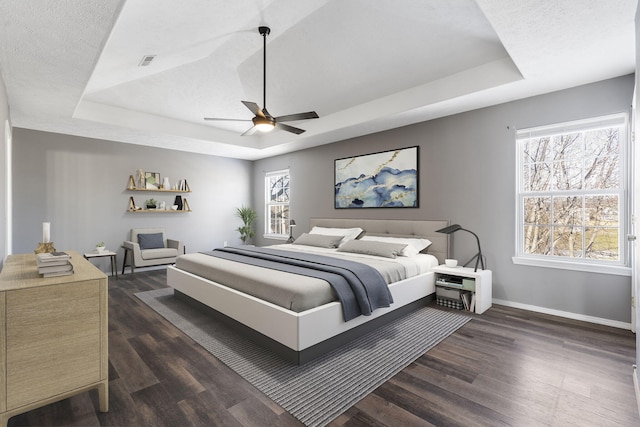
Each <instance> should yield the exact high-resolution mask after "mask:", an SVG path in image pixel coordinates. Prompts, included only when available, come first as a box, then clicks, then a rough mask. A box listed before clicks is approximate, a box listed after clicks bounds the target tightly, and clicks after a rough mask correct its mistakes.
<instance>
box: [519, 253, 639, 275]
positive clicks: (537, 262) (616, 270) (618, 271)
mask: <svg viewBox="0 0 640 427" xmlns="http://www.w3.org/2000/svg"><path fill="white" fill-rule="evenodd" d="M511 260H512V261H513V263H514V264H517V265H529V266H532V267H546V268H560V269H563V270H574V271H586V272H589V273H601V274H614V275H617V276H631V268H629V267H625V266H622V265H603V264H586V263H581V262H570V261H560V260H555V259H554V260H551V259H539V258H527V257H517V256H514V257H512V258H511Z"/></svg>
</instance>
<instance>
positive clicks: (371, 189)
mask: <svg viewBox="0 0 640 427" xmlns="http://www.w3.org/2000/svg"><path fill="white" fill-rule="evenodd" d="M335 207H336V209H343V208H417V207H418V147H409V148H401V149H397V150H391V151H384V152H382V153H374V154H367V155H364V156H356V157H349V158H346V159H338V160H336V161H335Z"/></svg>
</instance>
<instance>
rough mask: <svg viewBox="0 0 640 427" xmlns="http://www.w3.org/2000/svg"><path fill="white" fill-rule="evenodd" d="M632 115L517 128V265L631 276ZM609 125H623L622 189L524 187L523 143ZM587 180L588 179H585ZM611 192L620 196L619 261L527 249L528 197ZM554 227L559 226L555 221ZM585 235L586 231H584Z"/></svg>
mask: <svg viewBox="0 0 640 427" xmlns="http://www.w3.org/2000/svg"><path fill="white" fill-rule="evenodd" d="M629 126H630V124H629V115H628V114H627V113H617V114H611V115H606V116H599V117H593V118H588V119H583V120H576V121H571V122H564V123H557V124H553V125H548V126H539V127H533V128H527V129H522V130H517V131H516V132H515V143H516V170H515V174H516V188H515V193H516V194H515V196H516V197H515V204H516V206H515V210H516V215H515V220H516V223H515V228H516V230H515V231H516V239H515V255H514V256H513V258H512V261H513V263H514V264H521V265H530V266H538V267H550V268H561V269H568V270H577V271H587V272H596V273H605V274H617V275H624V276H629V275H631V268H630V263H629V255H630V251H629V243H628V241H627V238H626V236H627V233H628V230H630V220H631V215H630V214H628V213H629V212H630V209H631V197H630V194H631V190H632V181H631V177H630V175H631V174H630V173H629V171H631V170H632V168H631V167H632V164H631V162H632V156H631V153H630V149H631V142H630V137H629V135H630V129H629ZM608 127H619V128H620V134H619V137H618V138H619V139H618V142H619V156H620V157H619V159H618V160H619V170H620V172H619V174H620V176H619V187H618V189H613V190H610V189H607V190H601V189H587V188H584V187H582V188H580V189H578V190H557V189H550V190H547V191H525V189H524V182H523V181H524V179H523V177H524V175H525V170H524V167H525V162H524V148H523V144H525V143H526V141H527V140H529V139H531V138H541V137H546V136H557V135H565V134H569V133H573V132H581V131H589V130H597V129H604V128H608ZM581 182H582V183H584V178H582V181H581ZM599 193H600V194H603V193H606V194H610V195H614V194H615V195H617V196H618V206H619V208H618V251H619V259H618V260H617V261H607V260H597V259H591V258H583V257H580V258H572V257H567V256H559V255H541V254H529V253H525V252H524V247H525V245H524V240H525V236H524V228H525V221H524V212H525V207H524V206H525V205H524V200H525V198H526V197H531V196H535V197H551V196H559V195H561V196H563V197H567V196H579V197H583V198H584V197H588V196H592V195H598V194H599ZM550 226H551V227H554V226H555V225H554V224H552V223H551V225H550ZM581 227H582V231H584V230H585V229H588V228H589V227H588V225H586V224H582V225H581ZM581 234H584V233H581Z"/></svg>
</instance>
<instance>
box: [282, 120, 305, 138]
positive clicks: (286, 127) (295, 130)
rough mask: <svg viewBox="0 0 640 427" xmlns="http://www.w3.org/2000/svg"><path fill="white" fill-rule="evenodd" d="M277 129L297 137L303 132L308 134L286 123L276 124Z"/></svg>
mask: <svg viewBox="0 0 640 427" xmlns="http://www.w3.org/2000/svg"><path fill="white" fill-rule="evenodd" d="M276 127H277V128H278V129H282V130H286V131H287V132H291V133H295V134H296V135H300V134H301V133H303V132H306V131H305V130H304V129H300V128H295V127H293V126H289V125H285V124H284V123H278V122H276Z"/></svg>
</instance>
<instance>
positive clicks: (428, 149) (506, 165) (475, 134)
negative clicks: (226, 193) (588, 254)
mask: <svg viewBox="0 0 640 427" xmlns="http://www.w3.org/2000/svg"><path fill="white" fill-rule="evenodd" d="M633 86H634V76H632V75H630V76H625V77H621V78H617V79H612V80H608V81H604V82H599V83H595V84H591V85H587V86H582V87H578V88H573V89H569V90H564V91H560V92H555V93H550V94H546V95H542V96H537V97H533V98H529V99H525V100H520V101H514V102H510V103H507V104H502V105H498V106H494V107H489V108H484V109H480V110H476V111H471V112H467V113H463V114H458V115H454V116H449V117H445V118H441V119H437V120H432V121H429V122H424V123H419V124H415V125H411V126H407V127H404V128H400V129H394V130H390V131H386V132H381V133H377V134H373V135H368V136H364V137H360V138H354V139H350V140H346V141H341V142H336V143H334V144H330V145H324V146H320V147H315V148H310V149H308V150H302V151H298V152H295V153H290V154H287V155H282V156H277V157H272V158H269V159H263V160H260V161H256V162H254V178H253V188H254V196H253V204H254V206H255V207H256V209H257V211H258V217H259V223H258V230H259V231H260V232H259V233H257V235H258V238H257V240H256V242H257V244H260V245H264V244H273V243H277V242H276V241H273V240H267V239H264V238H263V237H262V230H263V229H264V206H263V205H264V198H263V197H264V196H263V187H264V181H263V180H264V173H265V172H268V171H272V170H278V169H283V168H287V167H289V168H290V170H291V179H292V184H291V200H292V201H291V215H292V218H293V219H295V220H296V223H297V224H298V225H299V226H297V227H296V228H295V234H296V235H299V234H300V233H302V232H304V231H307V230H308V220H309V218H310V217H337V218H375V219H448V220H450V221H451V223H459V224H462V225H463V226H464V227H465V228H468V229H470V230H473V231H474V232H476V233H477V234H478V235H479V237H480V240H481V243H482V249H483V253H484V254H485V255H486V257H487V262H488V268H489V269H491V270H492V271H493V296H494V298H495V299H500V300H505V301H509V302H513V303H519V304H527V305H531V306H537V307H542V308H545V309H551V310H560V311H565V312H571V313H576V314H579V315H585V316H594V317H598V318H603V319H609V320H614V321H620V322H630V312H631V308H630V294H631V280H630V278H629V277H625V276H615V275H605V274H594V273H583V272H576V271H569V270H559V269H551V268H540V267H529V266H521V265H514V264H513V263H512V261H511V257H512V256H513V255H514V251H515V191H516V188H515V174H516V172H515V167H516V166H515V159H516V157H515V139H514V129H517V128H527V127H531V126H538V125H546V124H552V123H557V122H563V121H569V120H576V119H582V118H588V117H593V116H598V115H603V114H611V113H617V112H628V111H629V108H630V105H631V99H632V95H633ZM413 145H419V146H420V189H419V191H420V207H419V208H417V209H368V210H354V209H340V210H336V209H334V208H333V173H334V172H333V162H334V160H335V159H337V158H342V157H347V156H353V155H361V154H367V153H373V152H377V151H384V150H390V149H394V148H401V147H408V146H413ZM474 249H475V240H474V238H473V236H471V235H470V234H467V233H456V234H455V235H454V236H453V238H452V251H453V253H452V256H453V257H454V258H457V259H459V260H462V261H466V260H467V259H469V258H471V256H473V254H474V252H475V250H474Z"/></svg>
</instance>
